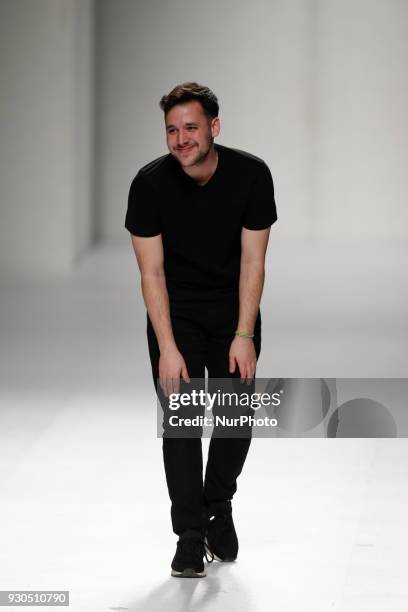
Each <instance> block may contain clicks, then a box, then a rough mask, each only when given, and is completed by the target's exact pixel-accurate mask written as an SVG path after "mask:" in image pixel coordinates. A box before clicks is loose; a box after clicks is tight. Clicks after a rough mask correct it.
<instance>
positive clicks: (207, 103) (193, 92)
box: [159, 83, 219, 119]
mask: <svg viewBox="0 0 408 612" xmlns="http://www.w3.org/2000/svg"><path fill="white" fill-rule="evenodd" d="M191 100H197V102H200V104H201V106H202V108H203V111H204V113H205V114H206V115H207V117H208V118H209V119H213V118H214V117H218V112H219V105H218V100H217V96H216V95H215V94H214V93H213V92H212V91H211V89H209V88H208V87H205V86H204V85H199V84H198V83H181V84H180V85H176V87H174V88H173V89H172V90H171V92H170V93H169V94H167V96H162V98H161V100H160V103H159V106H160V108H161V109H162V110H163V111H164V114H165V115H166V114H167V113H168V112H169V110H170V109H171V108H173V106H176V104H183V103H184V102H190V101H191Z"/></svg>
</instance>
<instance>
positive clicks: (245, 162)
mask: <svg viewBox="0 0 408 612" xmlns="http://www.w3.org/2000/svg"><path fill="white" fill-rule="evenodd" d="M217 148H219V150H220V152H221V154H222V155H223V156H224V159H225V160H226V162H227V163H228V165H229V166H230V167H231V168H233V169H234V172H244V171H245V173H246V176H252V177H253V176H259V174H262V173H264V172H265V171H266V172H267V171H268V170H269V168H268V166H267V164H266V162H265V161H264V160H263V159H262V158H261V157H258V156H257V155H254V154H253V153H249V152H248V151H243V150H242V149H237V148H235V147H226V146H225V145H219V144H217Z"/></svg>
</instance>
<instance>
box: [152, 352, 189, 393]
mask: <svg viewBox="0 0 408 612" xmlns="http://www.w3.org/2000/svg"><path fill="white" fill-rule="evenodd" d="M180 374H181V376H182V378H183V380H184V381H185V382H188V383H189V382H190V377H189V375H188V372H187V366H186V362H185V361H184V358H183V355H182V354H181V353H180V351H179V350H178V348H177V346H176V345H174V346H172V347H169V348H167V349H165V350H164V351H162V352H161V353H160V359H159V378H160V387H161V388H162V390H163V393H164V395H165V397H168V396H169V395H170V393H178V392H179V390H180Z"/></svg>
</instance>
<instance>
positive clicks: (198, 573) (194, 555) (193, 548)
mask: <svg viewBox="0 0 408 612" xmlns="http://www.w3.org/2000/svg"><path fill="white" fill-rule="evenodd" d="M204 556H205V558H206V560H207V561H208V563H212V562H213V561H214V555H213V554H212V552H211V551H210V550H209V549H208V546H207V544H206V543H205V542H204V538H203V535H202V533H201V532H200V531H196V530H195V529H188V530H187V531H184V532H183V533H182V534H180V536H179V540H178V542H177V550H176V554H175V555H174V558H173V561H172V563H171V575H172V576H176V577H178V578H204V576H205V575H206V574H205V571H204V563H203V557H204Z"/></svg>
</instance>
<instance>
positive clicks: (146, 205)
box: [125, 171, 161, 238]
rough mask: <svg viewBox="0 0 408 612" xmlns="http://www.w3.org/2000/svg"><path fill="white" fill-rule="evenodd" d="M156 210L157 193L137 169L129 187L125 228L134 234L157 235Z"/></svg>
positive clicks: (158, 228)
mask: <svg viewBox="0 0 408 612" xmlns="http://www.w3.org/2000/svg"><path fill="white" fill-rule="evenodd" d="M158 210H159V206H158V201H157V194H156V192H155V191H154V189H153V187H151V186H150V185H149V183H148V181H147V180H146V179H145V178H144V177H143V175H142V174H141V173H140V171H139V172H138V174H137V175H136V176H135V178H134V179H133V181H132V183H131V185H130V189H129V197H128V207H127V212H126V219H125V228H126V229H127V230H129V232H130V233H131V234H134V235H135V236H144V237H146V238H147V237H150V236H157V235H158V234H160V233H161V224H160V215H159V212H158Z"/></svg>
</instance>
